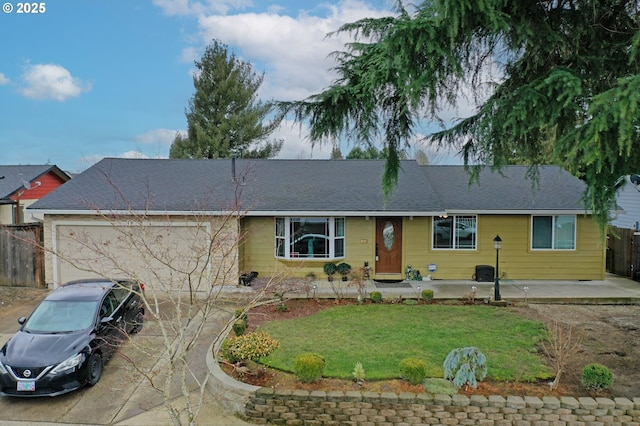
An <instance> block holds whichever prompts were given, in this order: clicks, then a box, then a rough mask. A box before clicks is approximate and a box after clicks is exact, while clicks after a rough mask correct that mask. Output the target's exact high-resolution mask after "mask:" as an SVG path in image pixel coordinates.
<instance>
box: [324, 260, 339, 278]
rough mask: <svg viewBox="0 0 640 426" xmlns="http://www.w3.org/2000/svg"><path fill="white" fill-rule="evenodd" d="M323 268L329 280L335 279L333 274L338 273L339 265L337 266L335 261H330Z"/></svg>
mask: <svg viewBox="0 0 640 426" xmlns="http://www.w3.org/2000/svg"><path fill="white" fill-rule="evenodd" d="M322 270H323V271H324V273H325V274H327V278H328V279H329V281H333V274H335V273H336V271H337V270H338V267H337V266H336V264H335V263H333V262H328V263H325V264H324V266H323V267H322Z"/></svg>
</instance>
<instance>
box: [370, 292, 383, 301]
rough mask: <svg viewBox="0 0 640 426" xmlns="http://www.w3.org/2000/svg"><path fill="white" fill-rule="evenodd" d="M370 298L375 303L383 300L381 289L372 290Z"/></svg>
mask: <svg viewBox="0 0 640 426" xmlns="http://www.w3.org/2000/svg"><path fill="white" fill-rule="evenodd" d="M369 298H370V299H371V301H372V302H373V303H380V302H382V293H380V292H379V291H372V292H371V293H369Z"/></svg>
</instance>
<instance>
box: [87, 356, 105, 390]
mask: <svg viewBox="0 0 640 426" xmlns="http://www.w3.org/2000/svg"><path fill="white" fill-rule="evenodd" d="M102 367H103V364H102V357H101V356H100V354H99V353H97V352H94V353H92V354H91V356H90V357H89V361H87V385H89V386H93V385H95V384H96V383H98V381H99V380H100V376H102Z"/></svg>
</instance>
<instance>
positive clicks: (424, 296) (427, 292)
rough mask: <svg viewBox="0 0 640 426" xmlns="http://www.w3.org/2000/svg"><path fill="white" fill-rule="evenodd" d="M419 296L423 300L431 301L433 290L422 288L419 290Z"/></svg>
mask: <svg viewBox="0 0 640 426" xmlns="http://www.w3.org/2000/svg"><path fill="white" fill-rule="evenodd" d="M420 297H421V298H422V300H424V301H425V302H431V301H432V300H433V290H427V289H425V290H422V291H421V292H420Z"/></svg>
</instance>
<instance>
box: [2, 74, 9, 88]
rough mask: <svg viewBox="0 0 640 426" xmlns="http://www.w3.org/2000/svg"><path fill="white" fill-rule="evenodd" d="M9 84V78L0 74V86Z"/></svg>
mask: <svg viewBox="0 0 640 426" xmlns="http://www.w3.org/2000/svg"><path fill="white" fill-rule="evenodd" d="M9 83H11V80H9V77H7V76H5V75H4V74H2V73H1V72H0V86H4V85H6V84H9Z"/></svg>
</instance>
